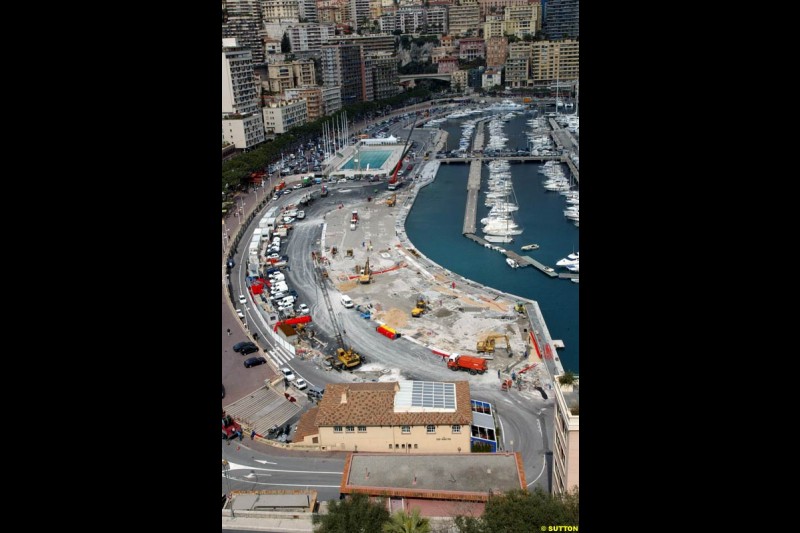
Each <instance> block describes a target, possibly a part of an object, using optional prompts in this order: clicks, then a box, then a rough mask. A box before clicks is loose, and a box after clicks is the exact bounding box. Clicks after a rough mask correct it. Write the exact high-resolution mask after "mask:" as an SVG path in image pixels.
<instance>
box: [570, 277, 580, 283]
mask: <svg viewBox="0 0 800 533" xmlns="http://www.w3.org/2000/svg"><path fill="white" fill-rule="evenodd" d="M578 279H579V278H572V279H571V280H570V281H571V282H572V283H579V281H578Z"/></svg>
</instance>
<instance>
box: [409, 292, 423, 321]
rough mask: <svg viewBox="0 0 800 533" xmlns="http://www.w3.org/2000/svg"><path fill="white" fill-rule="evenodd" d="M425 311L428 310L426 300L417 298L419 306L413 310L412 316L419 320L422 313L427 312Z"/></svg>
mask: <svg viewBox="0 0 800 533" xmlns="http://www.w3.org/2000/svg"><path fill="white" fill-rule="evenodd" d="M425 309H427V306H426V303H425V298H423V297H422V296H420V297H419V298H417V306H416V307H415V308H414V309H412V310H411V316H413V317H414V318H417V317H419V316H420V315H422V313H424V312H425Z"/></svg>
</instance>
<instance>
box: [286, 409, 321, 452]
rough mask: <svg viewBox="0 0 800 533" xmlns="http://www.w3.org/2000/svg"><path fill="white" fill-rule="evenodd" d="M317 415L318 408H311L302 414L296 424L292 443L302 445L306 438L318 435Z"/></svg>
mask: <svg viewBox="0 0 800 533" xmlns="http://www.w3.org/2000/svg"><path fill="white" fill-rule="evenodd" d="M317 413H319V407H312V408H311V409H309V410H308V411H306V412H305V413H303V416H301V417H300V420H299V421H298V422H297V429H295V431H294V436H293V437H292V441H294V442H299V443H302V442H303V439H304V438H306V437H307V436H309V435H316V434H317V433H319V430H318V429H317Z"/></svg>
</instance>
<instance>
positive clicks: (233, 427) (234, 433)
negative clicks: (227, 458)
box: [222, 409, 242, 440]
mask: <svg viewBox="0 0 800 533" xmlns="http://www.w3.org/2000/svg"><path fill="white" fill-rule="evenodd" d="M241 435H242V426H241V425H239V422H237V421H236V420H234V419H233V417H232V416H231V415H226V414H225V409H223V410H222V438H223V439H225V440H231V439H234V438H236V437H241Z"/></svg>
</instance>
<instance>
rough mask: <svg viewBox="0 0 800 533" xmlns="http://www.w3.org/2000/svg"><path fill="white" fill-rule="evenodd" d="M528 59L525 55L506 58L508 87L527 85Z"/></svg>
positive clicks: (528, 77)
mask: <svg viewBox="0 0 800 533" xmlns="http://www.w3.org/2000/svg"><path fill="white" fill-rule="evenodd" d="M529 67H530V60H529V59H528V56H525V57H514V58H512V57H509V58H508V59H506V67H505V70H506V81H505V83H506V85H507V86H508V87H528V85H529V83H528V80H529V79H530V74H529Z"/></svg>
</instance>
